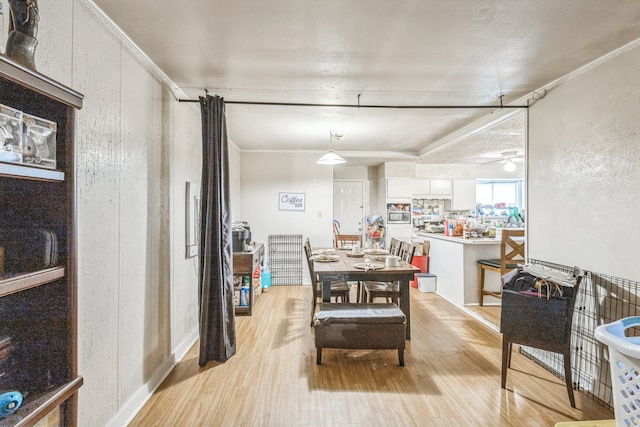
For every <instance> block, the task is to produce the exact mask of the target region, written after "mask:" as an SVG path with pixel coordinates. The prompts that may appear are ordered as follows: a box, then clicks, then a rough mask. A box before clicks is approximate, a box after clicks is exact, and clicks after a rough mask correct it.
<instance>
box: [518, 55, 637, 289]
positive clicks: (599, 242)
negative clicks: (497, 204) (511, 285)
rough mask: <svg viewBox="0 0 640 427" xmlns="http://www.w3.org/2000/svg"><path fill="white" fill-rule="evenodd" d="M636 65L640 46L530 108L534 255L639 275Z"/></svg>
mask: <svg viewBox="0 0 640 427" xmlns="http://www.w3.org/2000/svg"><path fill="white" fill-rule="evenodd" d="M638 69H640V49H639V48H637V47H636V48H634V49H632V50H629V51H627V52H625V53H622V54H620V55H617V56H615V57H614V58H613V59H612V60H611V61H609V62H606V63H604V64H602V65H600V66H598V67H596V68H594V69H592V70H591V71H588V72H587V73H585V74H582V75H580V76H578V77H575V78H573V79H572V80H570V81H568V82H567V83H565V84H563V85H562V86H560V87H557V88H556V89H554V90H552V91H551V92H549V93H548V94H547V96H546V97H545V98H543V99H542V100H540V101H539V102H537V103H536V104H534V105H533V106H532V107H531V109H530V114H529V151H528V158H529V168H528V179H527V182H528V198H529V200H528V207H529V208H528V210H527V213H528V215H527V216H528V218H527V221H528V224H527V226H528V228H529V241H528V251H529V253H528V255H529V256H530V257H532V258H537V259H542V260H548V261H553V262H557V263H561V264H565V265H578V266H580V267H583V268H586V269H588V270H592V271H596V272H599V273H603V274H609V275H612V276H617V277H622V278H625V279H631V280H639V279H640V263H638V261H637V257H638V249H637V242H638V238H639V237H640V232H639V230H640V228H638V226H637V222H638V221H637V218H638V212H640V191H639V190H638V182H640V143H639V141H638V135H639V134H640V108H638V105H639V101H640V86H639V85H638Z"/></svg>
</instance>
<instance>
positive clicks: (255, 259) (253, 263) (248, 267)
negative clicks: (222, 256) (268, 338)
mask: <svg viewBox="0 0 640 427" xmlns="http://www.w3.org/2000/svg"><path fill="white" fill-rule="evenodd" d="M263 260H264V245H263V244H262V243H256V245H255V246H254V248H253V250H252V251H251V252H234V253H233V275H234V276H249V277H251V276H252V275H253V272H254V271H256V269H257V268H258V267H259V266H260V265H262V261H263ZM258 298H259V294H256V293H255V292H254V289H253V283H252V282H250V285H249V298H248V300H249V305H247V306H239V305H236V307H235V311H236V314H237V315H247V316H251V314H252V312H253V306H254V305H255V304H256V302H257V301H258Z"/></svg>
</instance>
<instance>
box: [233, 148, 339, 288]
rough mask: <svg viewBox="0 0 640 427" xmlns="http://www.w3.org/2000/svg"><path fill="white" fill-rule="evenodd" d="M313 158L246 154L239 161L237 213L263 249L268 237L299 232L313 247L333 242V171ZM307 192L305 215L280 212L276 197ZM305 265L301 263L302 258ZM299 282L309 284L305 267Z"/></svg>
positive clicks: (307, 156)
mask: <svg viewBox="0 0 640 427" xmlns="http://www.w3.org/2000/svg"><path fill="white" fill-rule="evenodd" d="M317 158H318V155H317V154H314V153H312V154H296V153H290V154H280V153H262V152H260V153H256V152H244V153H242V157H241V161H240V164H241V168H240V169H241V172H240V173H241V175H240V181H241V185H240V197H241V200H242V201H241V209H240V213H239V214H238V215H236V214H235V213H234V220H239V221H247V222H249V224H250V226H251V237H252V239H253V240H254V241H256V242H263V243H264V244H265V247H266V246H267V242H268V237H269V235H270V234H302V238H303V239H306V238H307V237H308V238H309V239H310V241H311V244H312V245H313V246H314V247H331V245H332V244H333V228H332V218H333V171H332V167H331V166H327V165H317V164H316V163H315V162H316V160H317ZM280 192H292V193H305V194H306V207H305V211H304V212H298V211H281V210H279V209H278V193H280ZM303 264H304V259H303ZM303 271H304V272H305V273H304V274H305V276H304V277H303V281H304V282H305V283H309V278H308V270H306V265H304V267H303Z"/></svg>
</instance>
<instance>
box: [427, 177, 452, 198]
mask: <svg viewBox="0 0 640 427" xmlns="http://www.w3.org/2000/svg"><path fill="white" fill-rule="evenodd" d="M430 188H431V194H432V195H449V196H450V195H451V180H450V179H432V180H430Z"/></svg>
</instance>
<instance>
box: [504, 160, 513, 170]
mask: <svg viewBox="0 0 640 427" xmlns="http://www.w3.org/2000/svg"><path fill="white" fill-rule="evenodd" d="M504 170H506V171H507V172H513V171H514V170H516V164H515V163H513V160H511V159H509V160H507V163H505V164H504Z"/></svg>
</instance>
